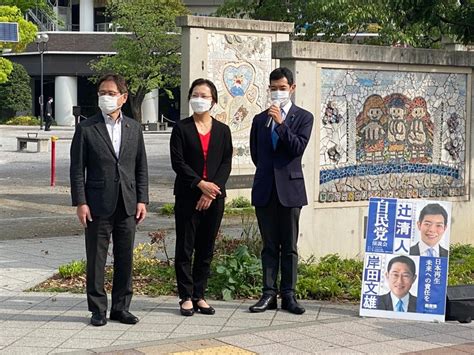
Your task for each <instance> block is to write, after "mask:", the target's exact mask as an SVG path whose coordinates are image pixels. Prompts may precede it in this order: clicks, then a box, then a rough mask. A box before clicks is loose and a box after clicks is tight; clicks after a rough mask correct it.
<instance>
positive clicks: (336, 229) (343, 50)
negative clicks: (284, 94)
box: [273, 42, 474, 257]
mask: <svg viewBox="0 0 474 355" xmlns="http://www.w3.org/2000/svg"><path fill="white" fill-rule="evenodd" d="M273 57H274V58H276V59H279V60H280V62H281V65H283V66H287V67H289V68H291V69H292V70H293V71H294V73H295V81H296V85H297V89H296V95H295V103H296V104H297V105H300V106H302V107H304V108H306V109H307V110H309V111H311V112H313V113H314V116H315V124H314V128H313V130H314V131H313V134H312V138H311V140H310V143H309V145H308V148H307V151H306V152H305V155H304V158H303V162H304V164H305V167H304V173H305V179H306V185H307V188H308V194H309V200H310V203H309V206H307V207H305V208H303V211H302V215H301V234H300V242H299V247H300V250H301V254H302V255H303V256H309V255H317V256H320V255H324V254H328V253H339V254H341V255H344V256H351V257H353V256H361V255H363V250H364V247H363V246H364V243H365V241H364V234H365V230H364V229H365V223H366V214H367V205H368V203H367V199H368V198H369V197H371V196H386V197H398V198H426V199H428V198H429V199H438V200H448V201H452V202H453V214H452V216H453V218H452V221H451V223H452V225H451V228H452V229H451V238H452V239H451V241H452V242H471V243H472V242H474V232H473V231H472V229H473V228H472V227H473V223H472V222H471V220H472V215H473V212H474V205H473V203H472V202H471V197H472V196H471V194H472V189H471V184H472V181H471V177H470V165H471V161H472V160H471V156H472V154H471V148H470V141H471V129H470V125H471V121H472V109H471V106H472V99H473V94H472V67H473V66H474V53H469V52H454V51H445V50H426V49H409V48H391V47H379V46H363V45H342V44H328V43H314V42H281V43H274V44H273Z"/></svg>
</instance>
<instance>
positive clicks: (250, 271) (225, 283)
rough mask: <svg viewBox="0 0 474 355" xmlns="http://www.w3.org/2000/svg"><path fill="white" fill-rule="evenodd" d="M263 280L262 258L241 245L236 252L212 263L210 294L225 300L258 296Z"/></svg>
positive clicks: (220, 257)
mask: <svg viewBox="0 0 474 355" xmlns="http://www.w3.org/2000/svg"><path fill="white" fill-rule="evenodd" d="M261 282H262V266H261V263H260V259H259V258H257V257H256V256H255V255H251V254H250V253H249V251H248V248H247V247H246V246H245V245H240V246H239V247H237V249H236V250H235V252H234V253H232V254H230V255H221V256H219V257H218V258H217V259H216V260H215V261H214V263H213V264H212V272H211V277H210V279H209V294H210V295H212V296H214V297H215V298H216V299H223V300H225V301H229V300H231V299H233V298H239V297H256V296H258V295H259V294H260V291H261Z"/></svg>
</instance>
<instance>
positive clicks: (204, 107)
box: [189, 97, 212, 113]
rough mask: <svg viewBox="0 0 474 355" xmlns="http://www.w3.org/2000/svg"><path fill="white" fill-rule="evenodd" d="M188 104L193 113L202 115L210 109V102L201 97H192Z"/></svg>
mask: <svg viewBox="0 0 474 355" xmlns="http://www.w3.org/2000/svg"><path fill="white" fill-rule="evenodd" d="M189 104H190V105H191V108H192V109H193V111H194V112H195V113H204V112H206V111H209V110H210V109H211V106H212V101H211V100H207V99H203V98H202V97H193V98H191V100H189Z"/></svg>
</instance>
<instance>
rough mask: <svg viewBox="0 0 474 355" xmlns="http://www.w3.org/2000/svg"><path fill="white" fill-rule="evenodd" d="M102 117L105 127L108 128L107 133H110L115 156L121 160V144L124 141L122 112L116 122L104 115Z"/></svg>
mask: <svg viewBox="0 0 474 355" xmlns="http://www.w3.org/2000/svg"><path fill="white" fill-rule="evenodd" d="M102 116H103V117H104V121H105V126H106V127H107V132H109V137H110V140H111V141H112V145H113V146H114V151H115V155H116V157H117V158H119V154H120V143H121V141H122V112H120V115H119V117H118V118H117V119H116V120H114V119H113V118H111V117H110V116H109V115H106V114H104V113H102Z"/></svg>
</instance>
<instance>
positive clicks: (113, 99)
mask: <svg viewBox="0 0 474 355" xmlns="http://www.w3.org/2000/svg"><path fill="white" fill-rule="evenodd" d="M120 97H122V95H119V96H110V95H102V96H99V108H100V110H101V111H102V112H103V113H105V114H106V115H108V114H109V113H112V112H114V111H116V110H117V109H119V108H120V107H121V106H119V105H118V103H117V101H118V99H119V98H120Z"/></svg>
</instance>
